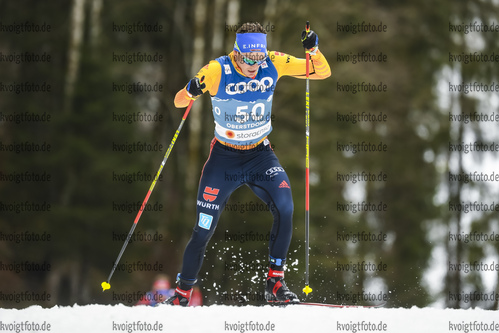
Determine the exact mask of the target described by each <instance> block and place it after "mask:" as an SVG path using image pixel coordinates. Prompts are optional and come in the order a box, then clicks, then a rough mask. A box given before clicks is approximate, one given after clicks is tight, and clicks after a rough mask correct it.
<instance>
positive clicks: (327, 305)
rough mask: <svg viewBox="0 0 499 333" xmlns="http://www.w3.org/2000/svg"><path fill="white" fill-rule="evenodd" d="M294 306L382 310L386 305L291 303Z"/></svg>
mask: <svg viewBox="0 0 499 333" xmlns="http://www.w3.org/2000/svg"><path fill="white" fill-rule="evenodd" d="M290 304H293V305H295V304H296V305H309V306H324V307H328V308H364V309H368V308H382V307H384V306H385V304H386V303H380V304H375V305H346V304H328V303H311V302H299V303H290Z"/></svg>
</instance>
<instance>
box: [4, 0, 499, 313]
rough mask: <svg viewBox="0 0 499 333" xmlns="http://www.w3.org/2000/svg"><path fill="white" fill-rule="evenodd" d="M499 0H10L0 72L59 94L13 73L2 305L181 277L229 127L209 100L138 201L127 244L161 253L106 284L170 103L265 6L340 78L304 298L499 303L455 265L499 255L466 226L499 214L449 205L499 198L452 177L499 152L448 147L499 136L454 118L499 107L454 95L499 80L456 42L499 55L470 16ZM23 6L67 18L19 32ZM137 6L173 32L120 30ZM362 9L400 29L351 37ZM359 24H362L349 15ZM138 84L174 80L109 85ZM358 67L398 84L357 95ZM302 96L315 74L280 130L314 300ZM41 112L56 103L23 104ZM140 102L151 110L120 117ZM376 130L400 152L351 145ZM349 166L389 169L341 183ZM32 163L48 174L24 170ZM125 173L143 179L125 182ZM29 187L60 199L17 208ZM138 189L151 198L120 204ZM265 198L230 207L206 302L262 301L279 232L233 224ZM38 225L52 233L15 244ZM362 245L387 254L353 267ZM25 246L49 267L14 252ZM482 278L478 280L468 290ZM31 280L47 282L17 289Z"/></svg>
mask: <svg viewBox="0 0 499 333" xmlns="http://www.w3.org/2000/svg"><path fill="white" fill-rule="evenodd" d="M498 14H499V4H498V3H497V1H489V0H483V1H477V0H458V1H440V2H439V3H438V5H437V4H436V3H435V2H433V1H428V0H421V1H404V2H399V1H375V0H371V1H363V2H341V1H335V2H331V1H322V0H313V1H306V2H303V1H297V0H290V1H283V0H255V1H241V0H189V1H184V0H176V1H174V0H164V1H156V0H144V1H130V0H121V1H117V0H71V1H5V0H1V1H0V24H1V25H2V26H1V27H2V29H0V53H1V54H0V83H2V84H3V85H9V84H16V83H24V82H31V83H37V84H43V83H47V84H50V86H51V91H50V92H39V93H32V92H31V93H30V92H24V93H19V94H16V93H14V92H9V91H6V90H5V89H3V88H2V89H0V90H1V91H0V114H1V116H0V143H1V145H0V148H1V149H0V203H1V204H2V206H0V208H1V209H0V233H1V234H0V236H1V237H0V306H1V307H6V308H11V307H13V308H23V307H26V306H28V305H31V304H40V305H42V306H54V305H72V304H75V303H77V304H92V303H100V304H116V303H120V302H121V303H125V304H127V305H133V304H134V302H136V301H137V299H130V298H129V297H132V298H133V297H134V295H136V294H137V293H144V292H145V291H147V290H149V289H150V288H151V285H152V282H153V280H154V278H155V276H156V275H157V274H158V273H165V274H168V275H169V276H170V277H171V279H172V284H173V279H174V278H175V276H176V274H177V272H179V270H180V268H181V260H182V255H183V250H184V247H185V245H186V242H187V241H188V239H189V237H190V234H191V231H192V228H193V225H194V222H195V207H196V206H195V205H196V201H195V200H196V191H197V182H198V179H199V176H200V171H201V168H202V166H203V163H204V162H205V160H206V158H207V157H208V153H209V143H210V141H211V139H212V138H213V129H214V126H213V118H212V114H211V103H210V100H209V96H203V97H202V98H200V99H199V100H198V101H197V102H196V103H194V107H193V110H192V111H191V113H190V115H189V117H188V118H187V121H186V124H185V126H184V129H183V130H182V132H181V134H180V136H179V138H178V140H177V142H176V144H175V147H174V148H173V151H172V153H171V155H170V157H169V160H168V162H167V163H166V165H165V168H164V170H163V173H162V178H161V179H160V181H159V182H158V184H157V185H156V188H155V190H154V192H153V194H152V196H151V198H150V200H149V204H151V205H152V209H151V210H150V211H146V212H144V214H143V215H142V217H141V220H140V221H139V223H138V226H137V228H136V230H135V234H136V238H135V239H133V240H134V241H132V242H131V243H130V244H129V245H128V247H127V249H126V251H125V253H124V255H123V257H122V259H121V263H122V264H129V265H133V263H137V262H139V261H140V262H141V263H146V264H148V265H151V266H150V267H152V269H149V270H147V269H146V270H139V269H135V270H131V271H130V272H129V271H127V270H126V269H118V270H117V271H116V272H115V273H114V275H113V278H112V280H111V286H112V287H111V289H110V290H108V291H106V292H104V293H103V292H102V289H101V286H100V284H101V282H102V281H105V280H106V279H107V276H108V274H109V272H110V270H111V268H112V264H113V262H114V260H115V259H116V256H117V255H118V252H119V250H120V248H121V246H122V244H123V241H124V239H125V236H126V234H127V233H128V231H129V230H130V227H131V225H132V223H133V220H134V218H135V215H136V212H137V209H138V208H137V206H140V204H141V203H142V200H143V199H144V197H145V195H146V192H147V190H148V188H149V186H150V183H151V177H153V176H154V174H155V173H156V171H157V169H158V167H159V165H160V163H161V160H162V158H163V155H164V153H165V152H166V149H167V147H168V145H169V143H170V141H171V139H172V137H173V135H174V133H175V130H176V129H177V127H178V125H179V123H180V120H181V117H182V114H183V111H184V110H181V109H176V108H175V107H174V105H173V99H174V96H175V93H176V92H177V91H178V90H180V89H181V88H182V87H183V86H184V85H185V84H186V83H187V82H188V80H189V79H190V78H191V77H192V76H193V75H194V74H195V73H196V72H197V71H198V70H199V69H200V68H201V67H202V66H204V65H205V64H206V63H208V61H210V60H211V59H214V58H216V57H218V56H220V55H223V54H227V53H229V52H230V51H231V49H232V45H233V42H234V38H235V31H234V28H233V26H237V25H240V24H242V23H244V22H247V21H258V22H260V23H261V24H262V25H263V26H264V27H266V28H267V30H268V44H269V49H270V50H276V51H281V52H285V53H289V54H292V55H295V56H297V57H304V51H303V47H302V45H301V42H300V35H301V32H302V30H303V28H304V25H305V22H306V21H307V20H309V21H310V23H311V27H312V30H314V31H316V32H317V34H318V36H319V45H320V49H321V51H322V53H323V54H324V55H325V56H326V58H327V59H328V61H329V64H330V66H331V70H332V76H331V77H330V78H328V79H326V80H324V81H311V83H310V101H311V102H310V103H311V104H310V108H311V124H310V126H311V133H310V140H311V146H310V154H311V162H310V163H311V164H310V165H311V190H310V193H311V204H310V214H311V218H310V223H311V224H310V228H311V234H310V286H311V287H312V288H313V289H314V291H313V292H312V293H311V294H310V295H309V296H308V298H307V299H308V300H310V301H324V302H329V303H339V302H341V303H348V304H353V303H354V301H355V300H354V299H352V297H358V295H366V294H369V293H370V294H375V295H380V294H381V295H384V296H386V298H387V299H388V303H387V306H389V307H412V306H414V305H416V306H419V307H424V306H438V307H450V308H469V307H481V308H484V309H497V308H498V305H497V299H496V298H495V297H490V298H488V297H489V295H495V294H496V293H499V283H498V270H497V269H493V270H491V271H483V270H482V271H476V270H474V271H472V272H467V271H465V269H464V268H463V267H464V266H461V268H460V269H453V268H452V267H454V266H452V265H453V264H460V263H474V262H478V263H484V264H498V263H499V257H498V251H499V241H496V240H495V239H494V240H493V241H491V240H485V241H484V239H483V237H482V238H481V239H480V240H481V241H480V240H471V241H469V242H468V241H465V239H464V238H463V237H464V236H465V235H467V234H468V235H469V233H470V232H473V235H476V234H477V233H478V234H480V235H482V234H481V233H486V234H488V235H490V234H492V233H496V234H497V233H499V227H498V223H499V221H498V216H497V212H492V211H488V212H466V211H464V210H462V209H457V210H456V209H451V208H450V207H451V204H459V203H469V202H474V201H477V202H483V203H488V204H492V203H494V202H498V203H499V197H498V196H497V194H498V191H497V181H495V182H490V181H469V182H468V181H466V180H464V179H463V178H462V177H461V178H459V179H458V180H454V179H453V178H452V177H451V176H450V174H453V175H463V173H469V172H475V171H477V172H479V173H480V172H487V173H491V172H494V170H496V169H497V165H498V164H497V152H495V153H486V152H469V153H466V152H465V151H463V149H451V144H460V143H462V142H465V143H467V142H483V143H487V144H491V143H493V142H497V141H494V140H499V138H498V137H497V132H498V131H497V129H498V123H497V122H483V121H470V122H465V121H453V120H451V119H454V118H452V117H451V116H459V115H466V114H468V115H469V114H470V113H473V112H477V113H481V114H487V115H488V114H491V113H493V112H495V113H496V114H498V113H499V110H498V106H499V99H498V94H497V92H495V93H491V92H487V93H465V92H464V91H461V92H453V91H451V88H450V84H461V83H463V82H464V83H469V82H479V83H483V84H491V83H494V82H495V83H496V84H497V83H498V82H499V78H498V74H499V64H498V61H492V62H490V61H489V62H476V61H474V62H465V61H463V60H462V59H464V58H461V61H453V60H452V59H454V58H452V57H451V55H463V54H469V53H470V52H478V54H483V55H490V54H492V53H493V52H494V53H495V54H499V53H498V51H497V50H498V46H499V38H498V37H499V32H497V31H496V32H470V33H466V32H465V31H464V25H469V24H470V23H473V22H477V24H478V25H480V24H493V23H494V22H495V24H499V17H498V16H499V15H498ZM24 22H30V23H34V24H38V25H40V26H41V25H43V24H47V25H50V27H51V30H50V32H22V33H15V32H9V30H8V29H9V28H8V27H9V25H13V24H24ZM138 22H141V24H144V23H145V24H147V25H149V26H152V27H157V28H159V27H160V28H161V29H160V30H161V31H157V32H154V31H152V32H133V33H128V32H123V31H118V30H119V28H116V27H119V26H122V25H125V24H134V23H138ZM362 22H365V23H366V24H372V25H375V26H378V25H380V24H382V25H386V29H385V31H384V32H358V33H352V30H351V27H352V26H353V25H357V24H358V23H360V24H362ZM454 25H456V26H458V27H460V30H459V31H456V29H454V28H453V27H454ZM346 26H349V27H350V28H349V29H350V31H344V30H345V29H346V28H345V27H346ZM25 52H29V53H34V54H36V55H39V56H41V55H44V54H45V55H50V61H49V62H48V61H47V62H27V61H20V62H19V63H16V62H15V61H11V60H9V59H11V58H9V56H10V55H14V54H22V53H25ZM127 52H128V54H132V53H134V52H142V53H147V54H151V55H153V56H154V55H157V56H161V57H162V58H161V60H162V61H159V58H158V57H157V58H156V59H157V60H158V61H146V62H133V61H131V63H128V62H127V61H122V60H120V59H122V58H120V57H119V56H120V55H126V54H127ZM362 52H365V53H366V54H367V53H370V54H372V55H376V56H378V55H379V54H380V53H381V54H382V55H385V56H386V61H384V62H379V61H376V62H362V61H361V62H354V61H352V58H350V61H345V59H346V58H345V57H346V56H347V55H350V56H352V55H357V54H359V53H362ZM132 82H142V83H147V84H150V85H152V86H154V85H156V86H159V85H161V91H155V92H142V93H137V92H134V93H131V94H129V93H127V92H122V91H116V88H113V87H116V85H122V84H127V83H132ZM362 82H365V83H372V84H375V85H378V84H380V83H382V84H385V85H386V87H387V89H386V91H385V92H374V93H373V92H358V93H356V94H354V93H352V92H345V91H342V90H341V89H340V88H339V87H343V85H346V84H350V83H353V84H357V83H362ZM2 87H4V86H2ZM304 95H305V81H304V80H297V79H293V78H289V77H283V78H282V79H281V80H280V82H279V84H278V85H277V88H276V93H275V95H274V103H273V105H274V107H273V115H275V120H274V122H273V126H274V131H273V132H272V134H271V135H270V140H271V142H272V144H273V145H274V147H275V152H276V154H277V156H278V157H279V159H280V161H281V164H282V165H283V166H284V167H285V169H286V171H287V173H288V175H289V177H290V180H291V186H292V189H293V196H294V200H295V202H294V203H295V214H294V234H293V240H292V243H291V247H290V251H289V257H288V272H287V275H286V281H287V283H288V286H289V287H290V288H291V289H292V290H293V291H295V292H296V293H298V294H299V295H300V297H304V294H303V293H302V292H301V290H302V288H303V287H304V286H305V282H304V281H305V273H304V272H305V261H304V258H305V249H304V230H305V228H304V215H305V212H304V201H305V198H304V196H305V190H304V184H305V180H304V175H305V170H304V168H305V101H304V100H305V98H304ZM25 112H28V113H30V114H39V115H43V114H44V113H45V114H49V115H50V116H51V118H50V121H48V122H42V121H19V122H16V121H15V120H14V118H13V117H15V116H16V115H20V114H24V113H25ZM359 112H366V113H370V114H372V115H376V116H377V115H380V114H382V115H386V118H385V120H386V121H375V122H373V121H358V122H354V121H352V120H351V119H352V118H350V121H345V120H344V118H343V116H346V115H350V114H352V115H354V114H357V113H359ZM134 115H135V116H137V115H147V116H148V117H151V118H152V121H146V120H144V119H142V121H140V119H139V121H133V120H131V121H130V122H128V121H122V120H123V119H124V118H125V117H128V116H131V117H133V116H134ZM340 116H341V117H340ZM363 141H364V142H369V143H372V144H376V145H377V144H379V143H380V142H382V143H383V144H386V146H387V151H386V152H358V153H356V154H352V153H350V152H344V151H341V150H340V149H339V148H338V144H348V143H357V142H363ZM23 142H29V143H35V144H40V145H42V144H50V145H51V150H50V151H49V152H26V151H24V152H19V153H16V152H15V151H10V150H9V148H8V147H13V146H12V145H15V144H19V143H23ZM134 142H142V143H147V144H150V145H152V146H154V145H156V146H157V145H159V144H162V145H163V146H162V149H158V150H156V151H134V152H132V153H128V152H126V151H125V152H124V151H119V149H117V148H116V147H118V146H119V145H122V144H126V143H134ZM461 147H462V146H461ZM351 172H352V173H358V172H361V173H362V172H365V173H373V174H376V175H378V174H380V173H381V174H382V175H384V176H385V177H386V178H385V180H384V181H358V182H355V181H353V180H352V179H351V178H350V179H347V180H345V179H344V177H345V176H347V175H350V173H351ZM495 172H499V170H497V171H495ZM25 173H30V174H35V175H36V177H42V176H43V175H45V176H47V175H49V176H50V179H49V180H47V179H46V180H47V181H39V182H37V181H33V179H21V180H19V181H15V179H14V178H15V177H16V175H21V174H25ZM140 175H145V176H146V177H145V178H140V177H141V176H140ZM129 176H130V177H139V179H132V180H131V181H129V182H128V181H124V179H126V177H129ZM13 177H14V178H13ZM26 201H28V202H32V203H35V204H39V205H41V204H43V203H46V204H50V211H21V212H16V211H15V210H12V207H15V204H19V203H23V202H26ZM358 201H360V202H362V201H365V202H370V203H375V204H378V203H380V202H382V203H384V204H386V210H385V211H382V212H372V211H369V212H365V211H362V212H356V213H353V212H351V211H350V212H348V211H343V210H342V209H341V208H340V205H344V204H347V203H350V202H353V203H356V202H358ZM127 203H128V204H133V205H135V208H134V207H131V209H130V210H127V209H126V210H124V209H122V207H123V205H125V204H127ZM257 204H258V205H260V203H259V201H258V198H257V197H256V196H255V195H254V194H253V193H252V192H251V191H250V190H249V188H247V187H244V188H241V189H239V190H237V191H236V192H235V193H234V194H233V196H232V197H231V199H230V201H229V204H228V207H227V209H226V211H225V212H224V214H222V217H221V219H220V222H219V224H218V229H217V231H216V233H215V235H214V236H213V238H212V240H211V242H210V243H209V245H208V249H207V252H206V258H205V261H204V265H203V267H202V270H201V273H200V277H199V278H200V287H201V290H202V293H203V296H204V303H205V304H238V302H239V300H240V299H241V297H242V296H246V298H247V299H249V301H248V303H249V304H261V303H263V302H262V301H261V295H262V293H263V286H264V277H265V275H266V272H267V255H268V250H267V241H266V240H262V241H254V240H253V241H252V240H249V241H245V242H241V241H237V240H234V236H236V237H237V236H239V237H241V236H242V235H243V234H244V233H246V232H253V233H259V235H264V236H266V235H267V234H268V232H269V230H270V227H271V224H272V217H271V214H270V213H269V212H268V211H265V209H261V205H260V206H257ZM234 207H237V208H238V209H235V208H234ZM453 207H454V206H453ZM229 208H230V209H229ZM241 208H243V209H241ZM359 232H360V233H362V232H364V234H366V233H367V234H368V233H372V234H374V235H382V237H383V241H358V242H355V241H353V239H352V237H353V235H356V234H357V233H359ZM26 233H29V234H34V235H35V237H36V235H38V236H40V237H41V236H43V235H44V234H45V235H47V234H48V235H50V239H49V240H47V241H36V239H35V241H33V239H27V238H25V239H23V240H21V241H19V242H16V241H15V239H14V238H15V237H17V235H19V237H20V235H25V234H26ZM454 236H460V237H459V240H456V238H455V237H454ZM23 237H25V236H23ZM147 239H149V241H147ZM466 240H467V239H466ZM363 261H364V262H365V263H371V264H374V265H376V266H377V265H379V264H382V265H385V266H381V267H384V269H381V270H377V271H374V272H373V271H364V270H360V271H357V272H352V268H354V265H355V264H356V263H358V262H363ZM26 262H29V263H32V264H33V263H34V265H35V266H33V265H31V266H29V267H38V266H39V267H41V268H40V269H29V268H28V269H21V271H19V272H17V271H16V269H15V268H13V267H19V266H16V265H19V264H22V263H26ZM37 265H38V266H37ZM48 265H50V266H48ZM345 265H347V266H345ZM136 267H139V266H136ZM345 267H348V268H349V269H348V270H346V269H345ZM476 292H478V293H481V295H482V296H480V297H477V296H475V297H471V299H468V297H469V296H470V295H476ZM26 293H27V294H30V295H34V296H33V297H31V298H30V299H24V300H20V301H19V302H16V301H15V299H14V298H15V297H16V295H20V294H26ZM470 293H471V294H470ZM44 295H45V296H44ZM47 295H50V297H49V299H48V298H47V297H46V296H47ZM356 295H357V296H356ZM466 295H468V296H466ZM484 295H485V296H484ZM258 296H260V297H258ZM347 296H348V297H350V298H348V297H347ZM486 297H487V298H486ZM127 298H128V299H127ZM359 302H360V303H364V304H370V303H376V301H374V302H372V301H369V300H367V301H366V300H359Z"/></svg>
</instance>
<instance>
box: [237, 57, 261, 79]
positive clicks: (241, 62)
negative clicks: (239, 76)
mask: <svg viewBox="0 0 499 333" xmlns="http://www.w3.org/2000/svg"><path fill="white" fill-rule="evenodd" d="M234 56H235V59H236V63H237V65H238V66H239V68H240V69H241V72H243V74H244V75H246V76H248V77H255V75H256V74H257V73H258V68H259V67H260V65H261V64H262V62H263V61H265V58H266V55H265V53H263V52H250V53H239V52H237V51H235V52H234Z"/></svg>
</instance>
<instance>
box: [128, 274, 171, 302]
mask: <svg viewBox="0 0 499 333" xmlns="http://www.w3.org/2000/svg"><path fill="white" fill-rule="evenodd" d="M174 293H175V290H174V289H171V284H170V278H169V276H168V275H165V274H160V275H158V276H156V279H155V280H154V283H153V286H152V290H151V291H148V292H147V293H146V294H145V295H144V296H142V298H141V299H140V300H139V301H138V302H137V304H136V305H150V306H155V305H157V304H159V303H161V302H163V301H165V300H167V299H168V298H169V297H171V296H173V294H174Z"/></svg>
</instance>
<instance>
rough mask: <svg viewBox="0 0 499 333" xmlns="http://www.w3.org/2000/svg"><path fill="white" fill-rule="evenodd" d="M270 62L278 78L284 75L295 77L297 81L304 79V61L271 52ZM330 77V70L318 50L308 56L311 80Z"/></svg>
mask: <svg viewBox="0 0 499 333" xmlns="http://www.w3.org/2000/svg"><path fill="white" fill-rule="evenodd" d="M269 56H270V60H271V61H272V63H273V64H274V66H275V67H276V69H277V73H278V75H279V78H280V77H281V76H284V75H288V76H292V77H296V78H299V79H305V78H306V69H305V66H306V62H307V60H306V59H301V58H296V57H294V56H292V55H289V54H285V53H282V52H275V51H271V52H270V53H269ZM329 76H331V68H329V64H328V62H327V60H326V58H325V57H324V55H323V54H322V53H321V51H320V50H319V49H317V51H316V52H315V54H311V55H310V74H309V78H310V79H312V80H322V79H325V78H328V77H329Z"/></svg>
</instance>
